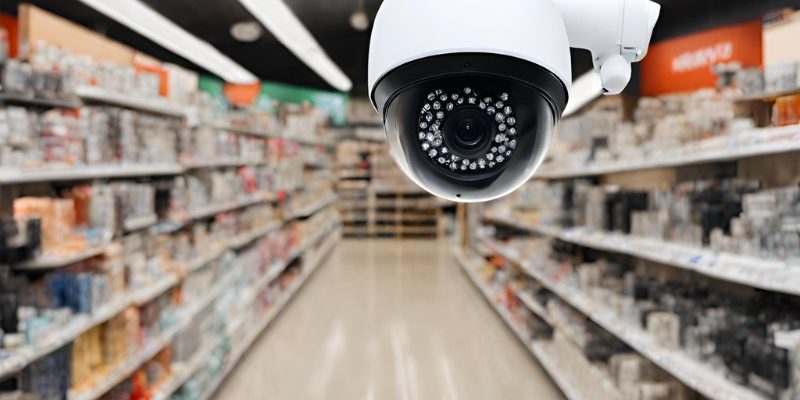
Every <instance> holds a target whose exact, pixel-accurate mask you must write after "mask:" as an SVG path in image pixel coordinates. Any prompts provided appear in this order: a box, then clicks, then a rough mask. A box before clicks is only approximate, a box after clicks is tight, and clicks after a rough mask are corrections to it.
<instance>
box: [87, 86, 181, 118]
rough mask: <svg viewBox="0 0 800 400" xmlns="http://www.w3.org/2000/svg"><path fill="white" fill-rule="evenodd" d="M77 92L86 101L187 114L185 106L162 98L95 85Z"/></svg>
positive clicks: (167, 113) (174, 114) (174, 115)
mask: <svg viewBox="0 0 800 400" xmlns="http://www.w3.org/2000/svg"><path fill="white" fill-rule="evenodd" d="M75 94H76V95H77V96H78V97H80V98H81V99H82V100H83V101H84V102H93V103H103V104H110V105H114V106H118V107H124V108H130V109H134V110H139V111H144V112H149V113H153V114H161V115H166V116H169V117H176V118H184V117H185V116H186V110H185V108H184V107H181V106H178V105H175V104H172V103H170V102H168V101H166V100H165V99H160V98H136V97H131V96H126V95H124V94H119V93H112V92H109V91H107V90H105V89H102V88H99V87H95V86H83V87H79V88H77V89H76V90H75Z"/></svg>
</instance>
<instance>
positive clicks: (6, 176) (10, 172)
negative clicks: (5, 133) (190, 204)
mask: <svg viewBox="0 0 800 400" xmlns="http://www.w3.org/2000/svg"><path fill="white" fill-rule="evenodd" d="M182 173H183V167H181V166H180V165H178V164H105V165H103V164H101V165H86V166H74V167H68V166H62V167H61V168H59V167H57V166H47V167H44V168H41V169H20V168H0V185H10V184H22V183H36V182H60V181H62V182H63V181H83V180H90V179H114V178H134V177H140V176H169V175H179V174H182Z"/></svg>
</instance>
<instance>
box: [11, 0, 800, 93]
mask: <svg viewBox="0 0 800 400" xmlns="http://www.w3.org/2000/svg"><path fill="white" fill-rule="evenodd" d="M143 1H145V2H146V3H147V4H148V5H150V6H151V7H152V8H153V9H155V10H156V11H158V12H159V13H161V14H163V15H164V16H166V17H167V18H169V19H171V20H172V21H174V22H175V23H177V24H178V25H180V26H181V27H183V28H184V29H186V30H187V31H189V32H191V33H193V34H194V35H195V36H197V37H199V38H200V39H203V40H205V41H207V42H209V43H210V44H212V45H213V46H214V47H216V48H218V49H219V50H220V51H222V52H223V53H225V54H227V55H228V56H229V57H231V58H232V59H233V60H234V61H236V62H238V63H239V64H241V65H242V66H244V67H245V68H247V69H248V70H250V71H251V72H253V73H254V74H256V75H258V76H259V77H261V78H263V79H265V80H270V81H277V82H285V83H290V84H295V85H302V86H309V87H315V88H322V89H328V90H330V89H331V87H330V86H329V85H328V84H327V83H325V81H323V80H322V79H321V78H319V77H318V76H317V75H316V74H315V73H314V72H313V71H311V70H310V69H309V68H308V67H306V66H305V65H304V64H303V63H302V62H301V61H300V60H298V59H297V58H296V57H295V56H294V55H293V54H292V53H291V52H290V51H289V50H288V49H287V48H286V47H284V46H283V45H282V44H281V43H279V42H278V41H277V40H276V39H275V38H274V37H273V36H272V35H271V34H270V33H269V31H265V32H264V34H263V36H262V37H261V38H260V39H258V40H256V41H255V42H251V43H243V42H239V41H237V40H235V39H234V38H233V37H232V36H231V34H230V27H231V26H232V25H233V24H235V23H237V22H242V21H252V20H253V19H254V18H253V17H252V16H251V15H250V14H249V12H248V11H247V10H246V9H245V8H244V7H243V6H242V5H240V4H239V1H238V0H143ZM284 1H285V2H286V4H287V5H288V6H289V7H290V8H291V9H292V10H293V11H294V13H295V14H296V15H297V16H298V18H299V19H300V20H301V21H302V22H303V24H305V26H306V27H307V28H308V29H309V31H311V34H312V35H314V37H315V38H316V39H317V41H318V42H319V43H320V45H321V46H322V48H323V49H324V50H325V51H326V52H327V53H328V54H329V55H330V57H331V58H332V59H333V61H334V62H335V63H336V64H337V65H339V67H340V68H341V69H342V70H343V71H344V72H345V74H347V75H348V76H349V77H350V79H351V80H352V81H353V94H354V95H365V94H366V92H367V87H366V79H367V49H368V47H369V35H370V33H369V30H367V31H366V32H359V31H356V30H354V29H353V28H352V27H351V26H350V16H351V14H352V13H353V12H354V11H356V10H357V9H358V4H359V0H284ZM454 1H456V0H454ZM587 1H592V0H587ZM27 2H28V3H32V4H35V5H37V6H39V7H41V8H44V9H46V10H48V11H50V12H53V13H55V14H57V15H60V16H62V17H65V18H67V19H69V20H72V21H74V22H76V23H79V24H81V25H83V26H86V27H88V28H89V29H92V30H95V31H98V32H100V33H103V34H105V35H107V36H109V37H111V38H112V39H115V40H118V41H120V42H122V43H125V44H127V45H129V46H131V47H133V48H136V49H138V50H141V51H142V52H144V53H147V54H150V55H152V56H154V57H156V58H159V59H161V60H163V61H167V62H171V63H175V64H178V65H182V66H185V67H188V68H192V69H199V68H198V67H197V66H195V65H193V64H192V63H190V62H189V61H187V60H185V59H182V58H181V57H178V56H176V55H174V54H172V53H170V52H169V51H167V50H165V49H163V48H161V47H160V46H159V45H157V44H155V43H153V42H152V41H150V40H147V39H145V38H144V37H142V36H140V35H139V34H137V33H135V32H133V31H132V30H130V29H128V28H126V27H124V26H122V25H120V24H118V23H116V22H113V21H112V20H110V19H109V18H107V17H105V16H104V15H102V14H100V13H98V12H96V11H94V10H93V9H91V8H89V7H87V6H85V5H83V4H82V3H81V2H79V1H78V0H49V1H48V0H31V1H27ZM380 2H381V1H380V0H364V7H365V10H366V12H367V14H368V15H369V16H370V17H374V15H375V13H376V12H377V10H378V7H379V5H380ZM657 2H658V3H660V4H661V5H662V14H661V18H660V20H659V24H658V26H657V27H656V31H655V33H654V38H653V40H654V42H657V41H659V40H664V39H668V38H671V37H675V36H678V35H682V34H686V33H690V32H693V31H698V30H702V29H708V28H712V27H715V26H720V25H725V24H731V23H736V22H743V21H747V20H752V19H754V18H758V16H761V15H764V14H766V13H768V12H770V11H773V10H776V9H779V8H782V7H794V8H798V7H800V0H759V1H754V0H662V1H658V0H657ZM19 3H20V1H18V0H0V11H2V12H5V13H10V14H16V7H17V5H18V4H19ZM532 40H536V39H535V38H532ZM572 54H573V75H576V76H577V75H580V74H581V73H583V72H585V71H587V70H589V69H590V68H591V59H590V57H589V56H588V53H586V52H584V51H573V52H572Z"/></svg>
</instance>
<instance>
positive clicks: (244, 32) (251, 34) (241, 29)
mask: <svg viewBox="0 0 800 400" xmlns="http://www.w3.org/2000/svg"><path fill="white" fill-rule="evenodd" d="M262 32H263V29H262V28H261V24H259V23H258V22H256V21H242V22H237V23H235V24H233V25H232V26H231V36H233V38H234V39H236V40H238V41H240V42H245V43H251V42H255V41H256V40H258V39H259V38H260V37H261V34H262Z"/></svg>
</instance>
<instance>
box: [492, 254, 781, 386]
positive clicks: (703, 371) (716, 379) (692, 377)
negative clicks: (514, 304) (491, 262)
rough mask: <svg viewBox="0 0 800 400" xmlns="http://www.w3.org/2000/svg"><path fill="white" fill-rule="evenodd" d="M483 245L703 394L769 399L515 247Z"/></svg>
mask: <svg viewBox="0 0 800 400" xmlns="http://www.w3.org/2000/svg"><path fill="white" fill-rule="evenodd" d="M481 245H482V246H484V248H485V249H487V250H488V251H489V252H492V253H494V254H498V255H500V256H502V257H504V258H505V259H507V260H509V261H511V262H513V263H515V264H517V265H518V266H520V268H522V270H523V271H524V272H525V273H526V274H528V275H529V276H531V277H532V278H534V279H536V280H537V281H539V282H540V283H541V284H542V285H543V286H544V287H545V288H547V290H549V291H551V292H552V293H554V294H555V295H557V296H558V297H559V298H561V299H562V300H563V301H564V302H565V303H567V304H569V305H570V306H572V307H574V308H575V309H576V310H578V311H580V312H581V313H583V314H584V315H586V316H587V317H588V318H589V319H591V320H592V321H594V322H595V323H597V324H598V325H599V326H600V327H602V328H603V329H605V330H606V331H608V332H609V333H611V334H613V335H614V336H616V337H617V338H619V339H620V340H621V341H623V342H624V343H626V344H627V345H628V346H630V347H631V348H632V349H634V350H636V351H637V352H638V353H639V354H641V355H642V356H644V357H645V358H647V359H648V360H650V361H652V362H653V363H654V364H656V365H658V366H659V367H661V368H662V369H663V370H664V371H666V372H668V373H669V374H671V375H672V376H674V377H675V378H677V379H679V380H680V381H681V382H683V383H684V384H686V385H687V386H688V387H690V388H692V389H693V390H695V391H697V392H698V393H700V394H702V395H703V396H706V397H708V398H711V399H742V400H755V399H765V398H766V397H765V396H763V395H761V394H759V393H757V392H755V391H753V390H751V389H749V388H747V387H744V386H742V385H739V384H738V383H736V382H734V381H731V380H728V379H727V378H726V377H725V374H724V373H723V372H722V371H720V370H719V369H718V368H716V367H714V366H711V365H708V364H704V363H702V362H701V361H698V360H694V359H692V358H690V357H689V356H688V355H686V354H684V353H683V352H681V351H676V350H670V349H665V348H660V347H658V346H657V345H656V344H655V343H653V340H652V338H651V337H650V336H649V335H648V334H647V333H646V332H645V331H644V330H642V329H641V328H639V327H636V326H632V325H630V324H628V323H625V322H624V321H621V320H619V319H618V318H617V317H616V312H615V311H614V310H612V309H611V308H610V307H607V306H604V305H602V304H601V303H600V302H598V301H596V300H593V299H590V298H588V297H587V296H586V295H584V294H583V293H581V292H579V291H577V290H576V289H574V288H570V287H566V286H564V285H562V284H558V283H556V282H554V281H552V280H551V279H550V278H549V277H548V276H547V275H546V274H545V273H543V272H541V271H540V270H539V269H538V268H537V266H535V265H531V264H530V263H528V262H527V261H526V260H524V259H522V258H521V257H519V256H518V255H517V254H515V252H514V251H513V250H511V249H508V248H506V247H504V246H503V245H501V244H499V243H496V242H494V241H492V240H488V239H484V240H482V242H481ZM526 304H527V303H526Z"/></svg>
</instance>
